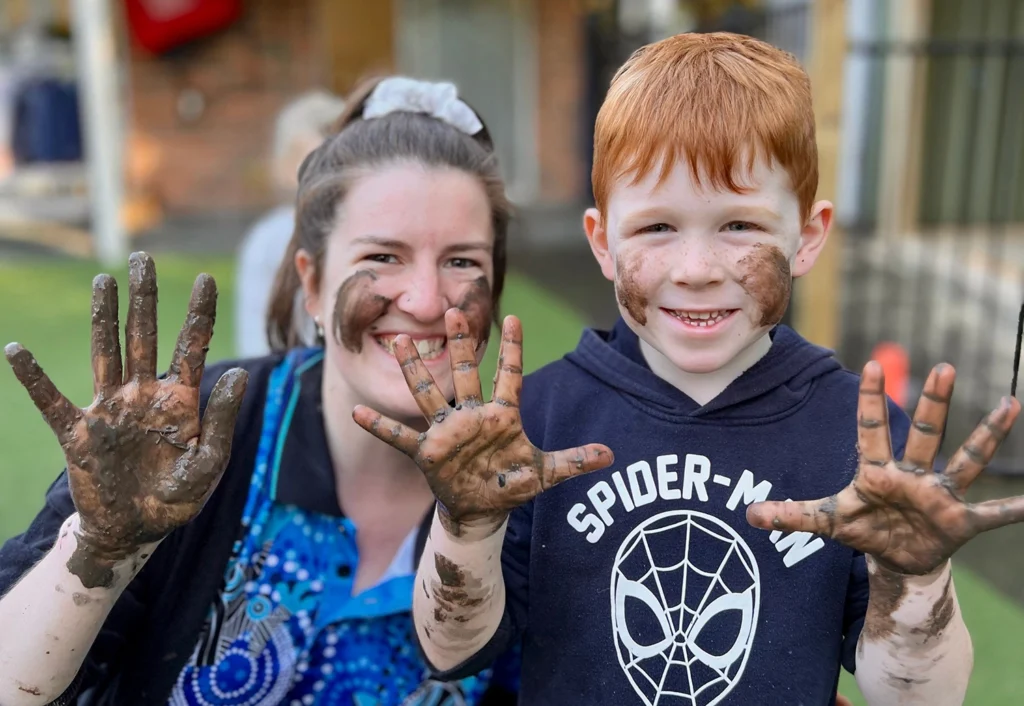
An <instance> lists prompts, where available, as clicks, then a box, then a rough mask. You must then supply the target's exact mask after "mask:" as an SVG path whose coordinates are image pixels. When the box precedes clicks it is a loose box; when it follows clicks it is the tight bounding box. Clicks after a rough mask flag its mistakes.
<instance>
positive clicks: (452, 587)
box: [431, 552, 491, 644]
mask: <svg viewBox="0 0 1024 706" xmlns="http://www.w3.org/2000/svg"><path fill="white" fill-rule="evenodd" d="M434 568H435V569H436V570H437V576H438V579H439V580H437V581H432V582H431V583H432V585H431V597H432V598H433V599H434V613H433V616H434V623H435V625H434V627H435V629H437V630H443V631H444V636H445V638H447V639H448V640H450V641H451V642H452V643H456V644H457V643H462V642H466V641H470V640H473V639H475V638H476V637H478V636H479V635H480V633H481V632H483V630H484V627H485V626H483V625H479V626H473V625H472V623H473V622H474V620H475V619H476V618H477V616H478V615H479V614H480V612H481V608H482V607H483V606H485V605H486V603H487V601H489V600H490V598H491V592H490V590H485V589H484V586H483V582H482V581H481V580H480V579H478V578H476V577H474V576H473V575H472V574H471V573H470V572H468V571H467V570H465V569H464V568H462V567H460V566H459V565H458V564H456V563H455V562H453V561H452V560H450V559H449V558H448V557H446V556H444V555H443V554H441V553H439V552H434Z"/></svg>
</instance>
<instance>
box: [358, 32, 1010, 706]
mask: <svg viewBox="0 0 1024 706" xmlns="http://www.w3.org/2000/svg"><path fill="white" fill-rule="evenodd" d="M594 149H595V159H594V172H593V184H594V194H595V201H596V208H593V209H590V210H588V211H587V213H586V216H585V219H584V221H585V227H586V232H587V237H588V239H589V241H590V245H591V247H592V249H593V252H594V255H595V256H596V258H597V260H598V262H599V263H600V266H601V269H602V272H603V273H604V274H605V276H606V277H607V278H608V279H610V280H613V281H614V283H615V290H616V294H617V299H618V303H619V308H620V312H621V320H620V321H619V322H618V324H617V325H616V326H615V327H614V329H613V330H612V331H610V332H597V331H592V330H590V331H586V332H585V333H584V334H583V337H582V339H581V341H580V344H579V346H578V348H577V349H576V350H575V351H574V352H573V353H571V354H569V355H568V356H566V357H565V358H564V359H563V360H560V361H558V362H555V363H553V364H551V365H548V366H547V367H545V368H543V369H542V370H540V371H538V372H536V373H534V374H532V375H530V376H528V377H527V378H526V380H522V379H521V377H520V376H521V360H522V358H521V355H522V352H521V344H522V334H521V329H520V328H519V324H518V322H517V321H516V320H515V319H514V318H513V317H509V318H508V319H506V323H505V327H504V331H503V335H502V353H501V358H500V369H499V372H498V375H497V376H496V378H495V388H494V399H493V401H492V402H491V403H489V404H483V403H482V401H481V400H482V397H481V394H480V382H479V378H478V375H477V373H476V368H475V364H476V362H477V357H478V354H477V351H476V350H475V342H474V341H472V340H471V339H469V338H468V337H467V332H468V327H467V326H466V323H465V319H464V317H463V316H462V315H460V314H459V313H458V312H457V311H451V312H449V314H448V316H447V325H448V331H449V343H448V354H449V356H450V359H451V360H450V362H451V365H452V369H453V371H454V372H455V379H456V400H455V406H454V408H452V407H451V406H449V402H448V400H445V399H444V397H443V396H441V394H440V393H439V392H437V390H436V388H434V386H433V384H432V382H431V379H430V374H429V372H428V371H427V368H426V367H425V366H424V364H423V363H422V362H421V361H420V360H419V357H418V356H417V354H416V351H415V348H414V346H413V345H412V344H411V342H410V341H409V340H408V339H407V338H406V337H400V338H399V340H398V341H396V355H397V357H398V359H399V361H400V362H401V363H402V368H403V370H405V372H406V377H407V380H408V381H409V386H410V389H411V390H412V391H413V393H414V395H415V396H416V398H417V400H419V402H420V407H421V409H422V410H423V412H424V414H425V416H426V417H427V419H428V420H429V421H430V423H431V427H430V429H429V430H428V431H427V432H426V433H425V434H422V435H417V434H416V433H415V432H413V431H412V430H410V429H408V428H405V427H402V426H401V425H398V424H395V423H394V422H392V421H390V420H386V419H383V418H381V417H380V415H378V414H377V413H376V412H372V411H370V410H367V409H365V408H357V409H356V412H355V415H354V416H355V418H356V420H357V421H358V422H359V423H360V424H361V425H363V426H364V427H365V428H367V429H368V430H369V431H371V433H374V434H376V435H377V436H379V437H380V438H381V439H384V440H385V441H387V442H388V443H390V444H392V445H393V446H395V447H396V448H398V449H400V450H402V451H403V452H404V453H406V454H408V455H410V456H411V457H413V458H414V459H415V460H416V461H417V463H418V464H419V465H420V467H421V468H422V469H423V471H424V472H425V474H426V475H427V478H428V480H429V481H430V484H431V487H432V488H433V489H434V492H435V495H436V496H437V498H438V501H439V502H438V510H437V514H436V516H435V520H434V526H433V530H432V532H431V536H430V539H429V540H428V546H427V548H426V550H425V551H424V557H426V558H427V559H426V560H425V561H423V562H422V563H421V565H420V567H419V574H418V579H417V591H416V597H415V608H414V610H415V615H416V627H417V631H418V634H419V638H420V641H421V644H422V647H423V650H424V652H425V654H426V656H427V657H428V658H429V660H430V661H431V663H432V664H433V665H434V666H435V667H436V668H437V669H438V670H440V671H442V672H443V673H444V675H445V676H446V677H450V676H455V675H461V674H468V673H471V672H473V671H475V670H478V669H480V668H482V667H484V666H486V665H487V664H488V663H489V661H490V660H491V659H492V658H493V656H494V655H496V654H498V653H499V652H500V651H501V650H503V649H504V648H505V647H506V646H507V645H508V644H510V643H511V642H512V641H514V640H519V639H522V640H523V658H524V664H523V672H522V691H521V694H522V701H521V702H522V703H525V704H529V705H530V706H546V705H548V704H551V705H552V706H554V705H564V704H587V706H602V705H604V704H608V705H609V706H612V705H614V706H621V705H622V704H633V703H642V704H650V705H653V704H659V705H665V704H680V705H682V704H686V705H687V706H709V705H711V704H743V705H749V704H772V705H774V704H830V703H835V698H836V687H837V683H838V679H839V668H840V665H842V666H844V667H845V668H846V669H848V670H849V671H851V672H853V671H854V669H855V667H856V668H857V671H856V675H857V679H858V682H859V684H860V686H861V689H862V691H863V692H864V694H865V696H866V697H867V698H868V700H869V702H870V703H872V704H894V703H901V704H908V703H915V704H916V703H922V704H924V703H927V704H932V705H934V704H953V703H956V704H959V703H961V702H962V700H963V697H964V694H965V691H966V687H967V682H968V678H969V676H970V672H971V667H972V652H971V645H970V638H969V636H968V634H967V630H966V628H965V626H964V624H963V621H962V619H961V616H960V611H959V608H958V605H957V602H956V594H955V591H954V589H953V585H952V579H951V578H950V573H949V557H950V556H951V555H952V554H953V552H954V551H955V550H956V549H957V548H958V547H959V546H961V545H962V544H963V543H964V542H966V541H968V540H969V539H970V538H971V537H972V536H973V535H974V534H976V533H977V532H979V531H984V530H986V529H991V528H994V527H996V526H1000V525H1002V524H1007V523H1009V522H1014V521H1019V520H1021V519H1024V501H1022V500H1021V499H1014V500H1011V501H1007V502H1002V503H998V504H991V505H986V504H982V505H977V506H969V505H966V504H964V502H963V501H962V499H961V493H962V491H963V490H964V489H965V488H966V486H967V485H968V484H969V483H970V482H971V480H973V478H974V477H975V476H977V474H978V473H980V472H981V470H982V469H983V467H984V465H985V464H986V463H987V462H988V460H990V459H991V457H992V454H993V453H994V452H995V449H996V447H997V446H998V441H999V440H1000V439H1001V438H1002V437H1003V436H1005V434H1006V433H1007V431H1008V430H1009V428H1010V426H1011V425H1012V423H1013V420H1014V419H1015V417H1016V416H1017V414H1018V412H1019V405H1018V404H1017V403H1016V401H1010V400H1004V403H1003V405H1002V406H1001V407H1000V408H999V409H998V410H996V411H995V412H993V413H992V414H991V415H990V416H989V417H988V418H987V419H986V421H985V422H984V423H983V424H982V425H981V426H980V427H979V428H978V430H977V431H976V432H975V433H974V434H973V435H972V436H971V438H970V439H969V440H968V442H967V443H966V444H965V445H964V447H963V448H962V449H961V451H960V452H958V454H957V455H956V456H955V457H954V458H953V459H952V461H951V463H950V466H949V470H947V471H946V472H945V473H931V472H927V471H930V470H931V468H932V466H933V463H934V459H935V456H936V454H937V451H938V446H939V442H940V439H941V435H942V429H943V425H944V422H945V416H946V412H947V410H948V402H949V396H950V394H951V392H952V386H953V378H954V373H953V371H952V369H951V368H949V367H948V366H939V367H937V368H936V369H935V370H934V371H933V373H932V375H931V376H930V377H929V379H928V381H927V383H926V385H925V391H924V396H923V398H922V401H921V404H920V405H919V407H918V409H917V412H916V416H915V419H914V422H913V425H912V424H911V421H910V420H909V419H908V418H907V417H906V415H904V414H903V413H902V412H901V411H900V410H899V409H898V408H897V407H896V406H895V405H893V404H891V403H889V404H887V401H886V398H885V396H884V393H883V392H882V390H883V383H882V379H881V372H880V369H879V368H878V367H877V366H875V365H869V366H868V367H866V368H865V371H864V375H863V376H862V377H861V378H858V377H857V376H856V375H854V374H852V373H850V372H847V371H845V370H843V369H842V368H841V366H840V364H839V363H838V362H837V361H836V360H835V359H834V358H833V356H832V354H831V353H830V352H829V351H827V350H824V349H821V348H818V347H816V346H813V345H811V344H810V343H808V342H806V341H805V340H803V339H802V338H801V337H800V336H799V335H797V334H796V333H795V332H793V331H792V330H790V329H788V328H786V327H782V326H777V324H778V322H779V321H780V320H781V319H782V316H783V313H784V312H785V310H786V307H787V305H788V301H789V295H790V288H791V284H792V280H793V278H795V277H800V276H802V275H804V274H806V273H807V272H808V271H809V270H810V268H811V267H812V266H813V264H814V262H815V260H816V259H817V257H818V255H819V253H820V252H821V250H822V248H823V247H824V245H825V241H826V237H827V234H828V230H829V225H830V223H831V220H832V205H831V204H830V203H828V202H827V201H818V202H815V201H814V196H815V191H816V188H817V151H816V146H815V137H814V117H813V113H812V109H811V95H810V85H809V81H808V78H807V76H806V74H805V73H804V72H803V70H802V69H801V68H800V67H799V66H798V65H797V63H796V62H795V60H794V59H793V58H792V57H790V56H789V55H787V54H785V53H783V52H781V51H779V50H777V49H775V48H773V47H771V46H769V45H766V44H764V43H762V42H759V41H756V40H754V39H751V38H748V37H741V36H736V35H728V34H710V35H680V36H676V37H672V38H670V39H666V40H664V41H662V42H659V43H656V44H653V45H650V46H648V47H645V48H643V49H641V50H640V51H638V52H637V53H636V54H634V56H633V57H632V58H631V59H630V60H629V61H628V62H627V63H626V64H625V66H623V67H622V69H620V71H619V72H618V74H617V75H616V77H615V79H614V80H613V82H612V85H611V88H610V91H609V93H608V96H607V98H606V100H605V103H604V106H603V107H602V109H601V112H600V115H599V117H598V121H597V126H596V136H595V148H594ZM520 385H521V395H520ZM520 400H521V403H520ZM520 409H521V411H522V416H521V422H520V414H519V412H520ZM890 430H891V433H892V438H893V439H895V440H897V442H898V443H897V448H896V449H892V448H890ZM904 440H905V443H904ZM593 441H601V442H603V445H597V444H592V443H589V442H593ZM531 442H532V443H531ZM534 444H536V447H535V446H534ZM569 447H576V448H574V449H572V450H568V451H556V452H553V453H552V452H551V451H552V450H554V449H565V448H569ZM858 448H859V452H858ZM539 449H544V450H545V451H546V452H545V451H540V450H539ZM893 451H895V454H894V453H893ZM612 452H614V460H613V457H612ZM896 459H899V460H898V461H897V460H896ZM588 472H589V474H588V475H586V476H585V477H581V478H579V479H578V480H575V481H574V482H571V483H561V481H564V480H567V479H568V478H570V477H573V476H578V475H581V474H583V473H588ZM789 498H824V499H823V500H819V501H815V502H804V503H789V502H776V501H785V500H787V499H789ZM764 530H769V531H764ZM817 535H824V537H822V536H817ZM833 539H836V540H839V541H832V540H833ZM869 585H870V600H869Z"/></svg>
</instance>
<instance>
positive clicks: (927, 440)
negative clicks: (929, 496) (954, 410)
mask: <svg viewBox="0 0 1024 706" xmlns="http://www.w3.org/2000/svg"><path fill="white" fill-rule="evenodd" d="M955 382H956V371H955V370H954V369H953V367H952V366H950V365H945V364H940V365H936V366H935V367H934V368H932V371H931V373H930V374H929V375H928V379H927V380H925V383H924V390H923V391H922V392H921V399H920V400H919V401H918V403H917V409H916V410H914V421H913V423H912V424H911V427H910V433H909V434H908V435H907V445H906V450H905V451H904V453H903V459H902V460H901V461H900V462H899V464H898V465H899V467H900V468H901V469H903V470H905V471H913V472H925V471H931V470H932V469H933V467H934V465H935V457H936V456H938V454H939V446H940V445H941V444H942V435H943V433H944V432H945V429H946V417H947V416H948V415H949V403H950V400H951V399H952V396H953V384H954V383H955Z"/></svg>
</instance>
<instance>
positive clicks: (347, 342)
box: [333, 270, 391, 353]
mask: <svg viewBox="0 0 1024 706" xmlns="http://www.w3.org/2000/svg"><path fill="white" fill-rule="evenodd" d="M377 279H378V277H377V273H376V272H373V271H372V270H360V271H359V272H356V273H355V274H354V275H352V276H351V277H349V278H348V279H346V280H345V281H344V282H342V283H341V287H339V288H338V295H337V297H336V298H335V301H334V316H333V323H334V339H335V340H336V341H338V343H340V344H341V345H343V346H345V348H347V349H348V350H350V351H352V352H353V353H359V352H360V351H361V350H362V349H363V334H365V333H366V331H367V330H368V329H369V328H370V326H371V325H372V324H373V322H374V321H376V320H377V319H379V318H380V317H381V316H383V315H384V313H385V312H387V310H388V307H390V306H391V299H390V298H388V297H385V296H384V295H382V294H378V293H376V292H374V291H373V285H374V284H375V283H376V282H377Z"/></svg>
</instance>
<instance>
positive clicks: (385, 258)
mask: <svg viewBox="0 0 1024 706" xmlns="http://www.w3.org/2000/svg"><path fill="white" fill-rule="evenodd" d="M364 259H366V260H369V261H370V262H379V263H382V264H385V265H393V264H395V263H397V262H398V258H397V257H395V256H394V255H385V254H384V253H378V254H376V255H368V256H367V257H366V258H364Z"/></svg>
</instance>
